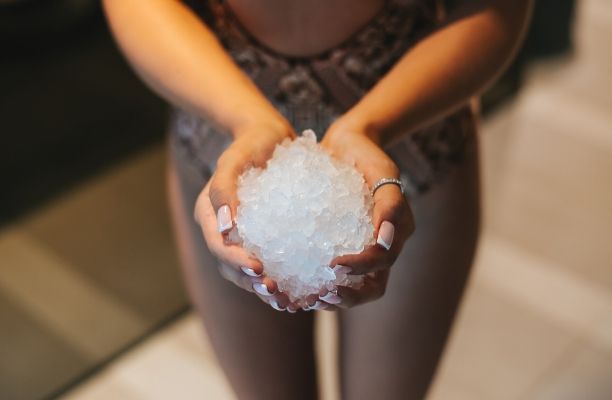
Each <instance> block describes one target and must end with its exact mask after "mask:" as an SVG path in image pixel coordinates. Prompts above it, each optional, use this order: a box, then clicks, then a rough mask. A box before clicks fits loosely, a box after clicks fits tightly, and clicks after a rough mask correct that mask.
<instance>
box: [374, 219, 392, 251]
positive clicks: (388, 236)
mask: <svg viewBox="0 0 612 400" xmlns="http://www.w3.org/2000/svg"><path fill="white" fill-rule="evenodd" d="M394 234H395V227H394V226H393V224H392V223H391V222H389V221H383V222H382V223H381V224H380V228H379V229H378V238H377V239H376V243H378V244H379V245H381V246H382V247H384V248H385V249H387V250H389V249H390V248H391V244H393V235H394Z"/></svg>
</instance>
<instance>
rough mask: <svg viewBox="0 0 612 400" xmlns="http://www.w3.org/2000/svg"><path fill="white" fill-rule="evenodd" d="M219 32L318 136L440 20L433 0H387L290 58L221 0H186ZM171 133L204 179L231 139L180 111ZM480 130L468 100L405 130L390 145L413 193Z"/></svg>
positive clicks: (243, 64)
mask: <svg viewBox="0 0 612 400" xmlns="http://www.w3.org/2000/svg"><path fill="white" fill-rule="evenodd" d="M185 3H186V4H187V5H188V6H189V7H191V8H192V9H193V10H194V11H195V12H196V13H197V14H198V15H199V16H200V17H201V18H202V19H203V20H204V22H205V23H206V24H207V25H208V26H209V27H210V28H211V29H212V30H213V31H214V32H215V34H216V35H217V37H218V38H219V40H220V41H221V43H222V44H223V46H224V47H225V48H226V50H227V51H228V53H229V54H230V55H231V57H232V58H233V59H234V60H235V62H236V63H237V64H238V65H239V66H240V68H241V69H242V70H243V71H244V72H245V73H246V74H248V76H249V77H250V78H251V79H252V80H253V82H254V83H255V84H256V85H257V86H258V87H259V89H260V90H261V91H262V92H263V93H264V94H265V96H266V97H267V98H268V99H269V100H270V101H271V102H272V103H273V104H274V105H275V106H276V107H277V108H278V110H280V112H281V113H282V114H283V115H284V116H285V117H286V118H287V119H288V120H289V121H290V122H291V123H292V125H293V127H294V129H295V130H296V132H301V131H302V130H304V129H308V128H311V129H314V130H315V132H316V133H317V135H319V139H320V138H321V135H323V134H324V133H325V131H326V129H327V127H329V125H330V124H331V122H333V120H334V119H336V118H337V117H339V116H340V115H341V114H343V113H344V112H345V111H346V110H348V109H349V108H350V107H351V106H352V105H353V104H355V103H356V102H357V101H358V100H359V99H360V98H361V97H362V96H363V95H364V94H365V93H367V91H368V90H369V89H370V88H371V87H372V86H373V85H374V84H375V83H376V82H377V81H378V80H379V79H380V78H381V77H382V76H383V75H384V74H385V73H386V72H387V71H388V70H389V69H390V68H391V67H392V66H393V65H394V64H395V63H396V62H397V61H398V60H399V58H400V57H401V56H402V55H403V54H404V53H405V52H406V51H407V50H408V49H409V48H410V47H411V46H412V45H414V44H415V42H416V41H417V40H418V39H419V38H420V37H423V36H424V35H426V34H427V32H428V31H430V30H432V29H433V28H434V27H435V26H436V24H437V22H438V18H437V15H438V11H439V10H438V9H437V6H436V2H435V1H428V0H388V1H387V2H386V4H385V6H384V7H383V9H382V10H381V11H380V12H379V13H378V15H376V16H375V17H374V18H373V19H372V20H371V21H370V22H369V23H368V24H367V25H366V26H365V27H363V28H361V29H360V30H359V31H358V32H356V33H355V34H354V35H352V36H351V38H349V39H348V40H346V41H345V42H344V43H342V44H341V45H339V46H337V47H334V48H332V49H330V50H328V51H325V52H324V53H322V54H319V55H317V56H313V57H289V56H286V55H282V54H278V53H277V52H275V51H274V50H271V49H269V48H268V47H266V46H265V45H263V44H261V43H259V42H258V41H257V40H256V39H255V38H254V37H252V36H251V35H250V34H249V32H248V31H247V30H246V29H244V27H242V25H241V24H240V22H239V21H238V19H237V18H236V17H235V15H234V14H233V13H232V11H231V9H230V8H229V6H228V5H227V4H226V3H224V2H223V1H222V0H212V1H204V0H202V1H197V0H185ZM171 132H172V134H171V139H172V144H173V147H174V148H175V151H177V152H178V156H179V157H180V158H187V160H181V161H182V162H185V161H188V162H190V163H191V164H192V165H193V167H195V168H196V169H197V170H198V171H199V172H200V173H201V174H202V176H203V177H208V176H210V174H211V173H212V172H213V171H214V168H215V163H216V160H217V158H218V157H219V155H220V154H221V152H222V151H223V150H224V149H225V147H226V146H227V145H229V143H230V137H229V135H227V134H226V133H224V132H220V131H219V130H218V128H217V127H216V126H215V125H214V124H212V123H211V122H210V121H206V120H203V119H201V118H199V117H197V116H194V115H191V114H189V113H187V112H185V111H183V110H180V109H175V110H174V112H173V117H172V121H171ZM474 132H475V124H474V114H473V112H472V109H471V107H470V106H469V105H466V106H465V107H463V108H461V109H460V110H458V111H456V112H455V113H453V114H452V115H450V116H448V117H446V118H444V119H441V120H439V121H436V122H435V123H433V124H431V125H429V126H428V127H426V128H424V129H421V130H419V131H417V132H414V133H411V134H409V135H406V136H405V137H404V138H402V139H401V140H399V141H396V142H394V143H392V144H390V145H389V146H388V147H386V148H385V151H386V152H387V153H388V154H389V155H390V157H391V158H392V159H393V160H394V161H395V162H396V164H397V166H398V167H399V169H400V171H401V179H402V181H403V182H404V185H405V187H406V193H407V195H408V196H409V197H415V196H417V195H419V194H421V193H424V192H425V191H427V189H429V188H430V187H431V186H432V185H433V184H435V183H436V182H438V181H440V180H441V179H443V178H444V176H445V175H446V174H447V173H448V171H449V169H451V168H452V166H453V165H454V164H456V163H458V162H461V160H462V159H463V158H464V156H465V154H464V153H465V149H466V144H467V141H468V140H469V139H471V138H473V134H474Z"/></svg>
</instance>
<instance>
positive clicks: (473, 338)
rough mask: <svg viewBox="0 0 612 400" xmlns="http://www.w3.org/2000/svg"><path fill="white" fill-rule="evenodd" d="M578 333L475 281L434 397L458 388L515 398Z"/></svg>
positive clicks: (501, 398) (486, 395) (498, 397)
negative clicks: (561, 327)
mask: <svg viewBox="0 0 612 400" xmlns="http://www.w3.org/2000/svg"><path fill="white" fill-rule="evenodd" d="M573 340H575V337H574V335H572V334H571V333H568V332H565V331H564V330H563V329H559V326H557V325H555V324H554V323H551V322H549V321H547V320H546V319H545V318H542V316H541V315H539V314H537V313H534V312H532V311H531V310H530V309H529V308H526V307H523V306H522V305H520V304H517V303H515V302H513V301H512V300H509V299H507V298H505V297H504V296H503V295H502V294H499V293H497V291H495V290H493V289H490V288H487V287H485V286H483V285H479V284H478V283H476V284H474V285H473V286H472V287H471V289H470V291H469V294H468V296H467V298H466V301H465V303H464V305H463V309H462V311H461V315H460V318H459V321H458V323H457V325H456V327H455V330H454V333H453V335H452V339H451V341H450V343H449V348H448V351H447V353H446V355H445V357H444V360H443V363H442V367H441V369H440V371H439V374H438V377H437V379H436V383H435V385H434V389H433V391H432V395H431V396H432V398H434V399H442V398H443V397H442V396H443V394H444V393H451V392H452V390H453V387H458V388H460V389H461V391H462V392H463V393H466V395H470V394H474V395H478V396H479V398H483V399H484V398H486V399H496V400H505V399H516V398H518V396H519V395H520V394H521V393H522V392H523V391H524V390H526V389H527V388H529V387H530V386H531V385H532V384H533V382H534V381H535V380H536V379H537V377H538V376H540V375H541V374H542V373H543V372H544V371H546V370H548V368H549V367H550V365H551V364H552V363H554V362H555V360H556V359H557V358H559V357H560V356H561V355H562V354H563V352H564V351H565V349H566V348H567V346H569V345H570V344H571V343H572V341H573Z"/></svg>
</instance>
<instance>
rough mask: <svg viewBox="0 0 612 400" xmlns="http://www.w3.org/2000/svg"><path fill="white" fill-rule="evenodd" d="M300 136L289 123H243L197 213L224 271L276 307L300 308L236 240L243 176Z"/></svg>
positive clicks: (246, 288)
mask: <svg viewBox="0 0 612 400" xmlns="http://www.w3.org/2000/svg"><path fill="white" fill-rule="evenodd" d="M287 138H289V139H293V138H295V133H294V132H293V130H292V129H291V128H290V127H289V125H288V124H270V125H266V124H261V125H259V124H258V125H252V126H248V127H245V128H242V129H241V130H240V131H239V132H237V134H236V135H235V140H234V141H233V142H232V143H231V144H230V146H229V147H228V148H227V149H226V150H225V151H224V152H223V153H222V154H221V156H220V157H219V159H218V160H217V169H216V170H215V172H214V174H213V175H212V177H211V178H210V180H209V181H208V182H207V184H206V186H205V187H204V189H203V190H202V192H201V193H200V195H199V196H198V199H197V201H196V206H195V212H194V217H195V219H196V221H197V222H198V224H199V225H200V227H201V229H202V234H203V235H204V240H205V241H206V245H207V246H208V248H209V250H210V251H211V253H212V254H213V255H214V256H215V257H216V258H217V259H218V260H219V268H220V272H221V275H222V276H223V277H224V278H226V279H228V280H229V281H231V282H233V283H235V284H236V285H238V286H239V287H241V288H243V289H245V290H248V291H251V292H254V293H255V294H257V296H258V297H259V298H260V299H261V300H263V301H264V302H266V303H268V304H270V305H271V306H272V307H273V308H275V309H277V310H284V309H287V310H288V311H290V312H291V311H295V310H296V309H297V306H295V305H294V304H291V303H290V302H289V299H288V297H287V296H286V295H285V294H283V293H280V292H279V291H278V287H277V285H276V282H274V281H273V280H272V279H270V278H268V277H266V276H265V273H264V268H263V265H262V264H261V262H260V261H259V260H257V259H256V258H255V257H253V256H252V255H251V254H249V253H248V252H247V251H246V250H245V249H243V248H242V247H241V246H239V245H238V244H237V242H236V241H235V240H232V236H234V235H235V234H236V230H235V221H234V217H235V216H236V209H237V207H238V198H237V193H236V192H237V183H238V177H239V176H240V175H241V174H242V172H244V171H245V170H246V169H247V168H248V167H251V166H255V167H263V166H264V165H265V163H266V161H267V160H268V159H269V158H270V157H271V156H272V153H273V152H274V148H275V147H276V145H277V144H278V143H281V142H282V141H283V140H285V139H287Z"/></svg>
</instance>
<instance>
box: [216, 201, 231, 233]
mask: <svg viewBox="0 0 612 400" xmlns="http://www.w3.org/2000/svg"><path fill="white" fill-rule="evenodd" d="M231 227H232V212H231V211H230V208H229V206H228V205H227V204H224V205H222V206H221V207H219V210H218V211H217V230H218V231H219V232H225V231H226V230H228V229H231Z"/></svg>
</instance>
